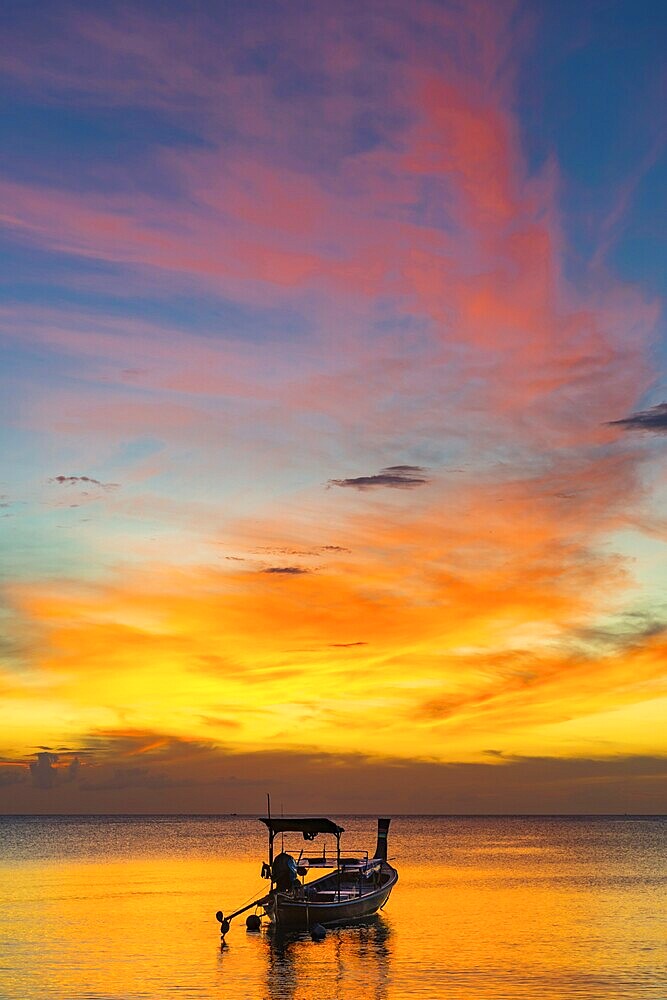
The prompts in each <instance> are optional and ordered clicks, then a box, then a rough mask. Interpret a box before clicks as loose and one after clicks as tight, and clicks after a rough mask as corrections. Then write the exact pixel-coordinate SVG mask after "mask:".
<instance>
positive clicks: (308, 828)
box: [260, 816, 344, 840]
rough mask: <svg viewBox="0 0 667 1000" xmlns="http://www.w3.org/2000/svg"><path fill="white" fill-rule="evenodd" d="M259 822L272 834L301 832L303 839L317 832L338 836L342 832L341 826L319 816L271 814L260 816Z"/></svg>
mask: <svg viewBox="0 0 667 1000" xmlns="http://www.w3.org/2000/svg"><path fill="white" fill-rule="evenodd" d="M260 822H261V823H264V825H265V826H267V827H268V828H269V833H270V834H271V835H272V836H273V834H274V833H302V834H303V837H304V840H312V839H313V837H316V836H317V834H318V833H335V834H336V836H338V835H339V834H341V833H343V832H344V829H343V827H342V826H338V824H337V823H334V822H333V820H330V819H324V818H323V817H321V816H271V818H270V819H267V818H266V817H265V816H262V817H260Z"/></svg>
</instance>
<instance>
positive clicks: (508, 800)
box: [0, 737, 667, 815]
mask: <svg viewBox="0 0 667 1000" xmlns="http://www.w3.org/2000/svg"><path fill="white" fill-rule="evenodd" d="M151 738H153V737H151ZM98 743H99V746H98V749H97V750H96V751H95V752H91V751H86V752H85V753H84V755H83V756H82V757H81V760H80V761H79V757H76V758H71V759H70V762H69V763H67V764H66V766H62V758H61V761H60V765H59V766H58V767H56V766H55V765H56V764H58V763H59V761H58V755H57V754H52V753H49V752H46V751H42V752H40V753H39V754H36V755H34V760H33V761H32V763H31V764H28V763H27V762H26V763H25V766H23V767H21V766H17V762H15V761H13V762H11V766H10V762H5V764H4V765H3V764H2V763H0V812H1V813H4V814H11V813H28V814H29V813H41V814H48V813H83V814H85V813H165V814H166V813H217V812H220V813H225V812H239V813H243V812H246V813H257V812H259V811H261V809H262V808H263V802H264V793H265V792H266V791H267V790H270V791H272V792H273V793H274V795H275V796H277V797H278V798H279V799H280V801H282V802H283V803H284V807H285V809H286V810H288V811H289V810H292V811H296V812H310V811H314V812H325V813H327V812H331V813H339V814H344V813H377V812H385V811H386V812H389V813H390V814H400V813H405V814H410V813H418V814H419V813H432V814H438V813H441V814H472V815H475V814H477V815H484V814H522V813H525V814H595V813H599V814H604V813H608V814H622V813H638V814H642V813H643V814H657V813H665V812H667V758H666V757H657V756H648V755H646V756H639V755H636V756H625V757H607V758H572V759H569V760H563V759H557V758H550V757H518V756H512V754H511V753H510V752H507V751H504V750H502V749H494V750H489V751H487V752H486V757H487V761H485V762H480V763H472V764H460V763H452V764H443V763H437V762H434V761H427V760H422V761H404V760H398V759H384V760H379V759H374V758H367V757H364V756H362V755H360V754H326V753H317V752H315V751H306V750H304V751H303V752H295V753H288V752H278V751H276V752H258V753H248V752H244V753H233V752H230V751H225V750H224V749H222V748H220V747H219V746H216V745H214V744H212V743H210V744H209V743H205V742H197V743H194V742H193V743H189V742H187V741H185V740H173V739H172V740H167V741H165V742H164V744H163V745H162V746H161V747H160V749H159V750H156V751H155V752H147V753H142V759H141V764H140V765H139V764H137V763H136V758H135V760H132V759H131V757H132V741H131V740H130V741H129V742H128V741H127V740H126V741H125V743H122V742H119V741H117V740H113V739H109V740H106V741H105V740H101V741H98ZM105 743H106V749H105V748H104V747H105ZM137 745H138V744H137ZM128 757H129V758H130V759H128ZM54 758H55V759H54Z"/></svg>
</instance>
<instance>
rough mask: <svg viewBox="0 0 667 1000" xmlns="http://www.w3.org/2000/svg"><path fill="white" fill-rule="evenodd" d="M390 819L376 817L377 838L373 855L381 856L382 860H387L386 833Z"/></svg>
mask: <svg viewBox="0 0 667 1000" xmlns="http://www.w3.org/2000/svg"><path fill="white" fill-rule="evenodd" d="M390 823H391V820H390V819H378V840H377V844H376V845H375V855H374V857H376V858H381V859H382V861H386V860H387V834H388V833H389V824H390Z"/></svg>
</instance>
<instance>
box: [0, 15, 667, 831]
mask: <svg viewBox="0 0 667 1000" xmlns="http://www.w3.org/2000/svg"><path fill="white" fill-rule="evenodd" d="M666 25H667V11H666V8H665V5H664V4H663V3H662V2H655V3H654V2H649V0H643V2H639V3H637V2H636V0H633V2H630V0H605V2H602V0H600V2H598V0H585V2H583V3H582V2H570V0H533V2H530V3H513V2H512V0H495V2H494V0H489V2H488V3H485V2H479V3H478V2H472V0H457V2H445V0H414V2H412V0H411V2H409V3H408V2H406V0H357V2H347V0H345V2H341V0H335V2H332V0H327V2H320V0H308V2H307V3H306V2H303V3H302V2H290V0H288V2H283V3H270V2H268V0H261V2H256V0H244V2H236V0H234V2H227V3H222V2H221V3H213V2H197V0H195V2H191V3H182V2H175V0H174V2H171V3H170V2H160V3H157V2H155V3H150V2H142V3H137V2H130V3H124V4H116V3H113V2H107V0H104V2H90V0H87V2H86V3H78V4H77V3H72V4H70V3H66V2H58V3H44V2H30V0H26V2H22V3H13V4H9V5H6V7H5V8H4V11H3V13H2V14H1V15H0V32H1V37H2V43H1V49H2V56H1V59H0V84H1V88H2V97H3V100H2V108H3V110H2V114H1V116H0V131H1V140H0V150H1V152H0V241H1V244H0V253H1V255H2V261H3V264H2V268H1V270H0V283H1V291H2V297H1V300H0V348H1V351H2V354H1V361H0V411H1V419H2V426H1V427H0V445H1V453H2V456H3V461H2V468H1V469H0V528H1V537H2V560H1V563H0V620H1V622H2V630H1V632H0V698H1V700H2V706H1V713H2V714H1V724H0V812H5V813H15V812H18V813H22V812H26V813H31V812H37V813H44V812H46V813H48V812H55V813H59V812H63V813H67V812H75V813H80V812H83V813H85V812H124V811H127V812H142V811H146V812H180V811H196V812H228V811H238V812H242V811H252V812H259V811H261V809H262V808H263V804H264V793H265V792H266V791H268V790H272V791H273V793H274V796H275V799H276V801H279V802H281V803H284V807H285V809H286V811H287V810H294V811H308V810H310V809H317V810H318V811H319V810H322V811H325V812H326V811H330V812H332V813H336V812H338V813H340V812H344V811H354V812H372V811H374V810H376V809H388V810H392V811H394V812H398V811H404V812H408V811H410V812H466V813H467V812H471V813H474V812H482V813H485V812H551V811H553V812H587V811H592V812H596V811H600V812H661V811H667V793H666V788H667V725H665V719H666V718H667V682H666V679H665V678H666V670H665V664H666V662H667V597H666V594H667V589H666V588H667V547H666V545H665V542H666V541H667V517H666V515H665V511H666V510H667V507H666V502H667V473H666V466H665V464H664V456H665V449H664V446H665V440H666V435H667V385H666V377H665V372H666V369H667V337H666V336H665V322H664V313H663V309H662V303H663V300H664V296H665V274H666V273H667V269H666V266H665V265H666V263H667V262H666V260H665V242H664V220H665V209H666V207H667V206H666V205H665V190H666V187H667V185H666V183H665V182H666V180H667V178H666V169H665V111H664V109H665V103H666V102H665V98H666V94H665V81H666V78H667V74H666V71H665V62H664V51H665V41H666V37H665V35H666V33H665V27H666Z"/></svg>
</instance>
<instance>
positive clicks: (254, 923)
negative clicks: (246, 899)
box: [245, 913, 262, 931]
mask: <svg viewBox="0 0 667 1000" xmlns="http://www.w3.org/2000/svg"><path fill="white" fill-rule="evenodd" d="M245 925H246V927H247V928H248V930H249V931H258V930H259V929H260V928H261V926H262V921H261V920H260V918H259V916H258V915H257V914H256V913H251V914H250V916H249V917H246V918H245Z"/></svg>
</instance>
